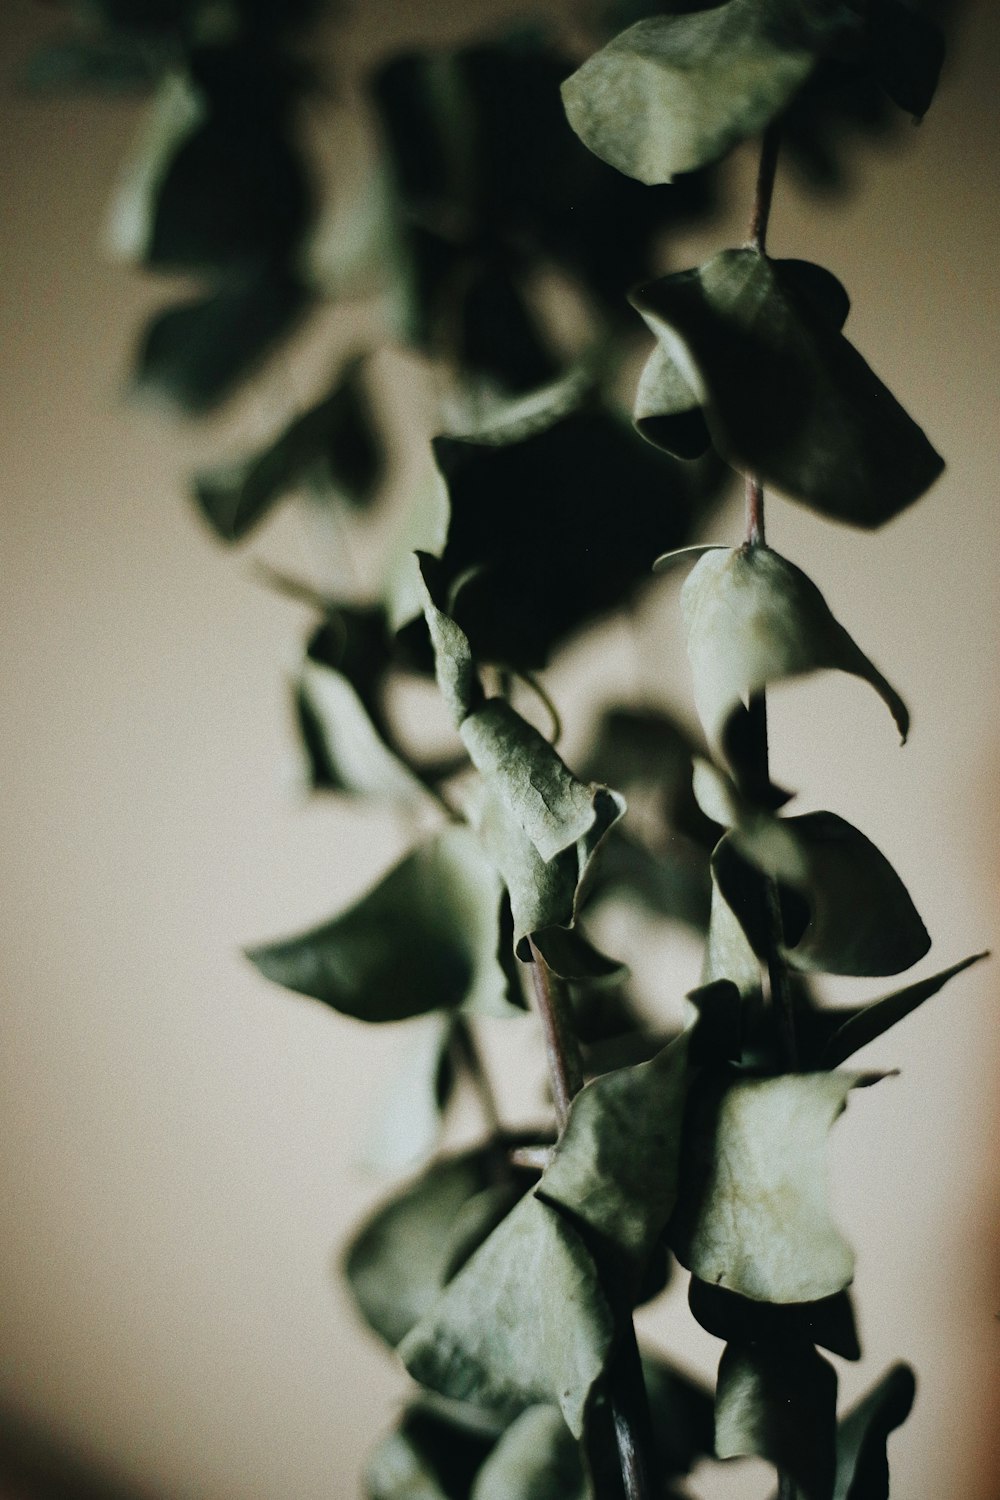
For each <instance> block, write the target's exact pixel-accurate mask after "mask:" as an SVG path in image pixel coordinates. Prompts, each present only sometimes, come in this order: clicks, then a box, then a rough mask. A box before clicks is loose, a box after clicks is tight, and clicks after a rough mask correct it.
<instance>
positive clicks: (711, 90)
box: [563, 0, 815, 183]
mask: <svg viewBox="0 0 1000 1500" xmlns="http://www.w3.org/2000/svg"><path fill="white" fill-rule="evenodd" d="M773 9H774V7H769V6H766V5H762V4H760V3H756V0H729V4H727V5H721V6H717V7H715V8H714V9H711V10H706V11H699V12H696V13H695V14H693V15H681V16H654V17H650V18H649V19H648V20H643V21H638V22H636V24H635V25H634V26H630V27H629V29H628V30H627V31H624V32H622V33H621V35H620V36H617V37H615V38H614V39H613V40H612V41H610V42H609V43H608V44H607V46H606V47H604V48H602V50H601V51H600V52H598V53H596V54H595V55H594V56H593V57H591V58H589V59H588V61H587V62H585V63H584V65H583V67H582V68H580V69H579V70H578V71H577V72H576V73H574V74H573V75H572V77H571V78H569V79H567V81H566V83H564V84H563V103H564V104H565V106H566V114H567V117H568V119H569V122H570V124H571V125H572V127H573V129H574V130H575V131H576V133H577V135H578V136H579V137H580V139H581V140H582V141H583V143H584V145H586V146H588V147H589V148H590V150H591V151H593V152H594V154H595V155H596V156H599V157H601V158H602V159H603V160H604V161H607V162H610V164H611V165H612V166H613V167H617V168H618V170H619V171H620V172H625V173H627V174H628V176H630V177H637V178H638V179H639V181H640V182H645V183H660V182H669V181H670V180H671V179H672V178H673V177H674V176H676V175H677V173H679V172H691V171H694V170H695V169H696V168H698V167H704V166H707V165H708V164H709V163H711V162H713V161H716V160H717V159H718V158H719V157H720V156H722V155H723V154H724V153H725V152H726V151H728V150H729V148H730V147H731V146H734V145H735V144H736V143H737V141H741V140H745V139H746V138H747V137H748V136H751V135H756V134H757V132H758V131H760V130H762V129H763V128H764V126H765V125H766V124H767V123H768V121H769V120H772V119H773V118H774V116H775V115H777V114H778V113H779V112H780V111H781V110H782V109H783V108H784V106H785V105H786V104H787V103H788V101H789V99H790V98H791V97H792V95H793V94H794V93H795V92H796V90H797V89H798V88H799V87H800V86H801V85H802V83H804V81H805V79H806V78H807V77H808V76H809V74H810V72H811V71H812V68H813V65H814V63H815V56H814V54H813V53H812V52H811V51H810V50H808V49H807V48H806V47H804V46H801V45H799V46H796V45H795V44H794V43H793V42H791V41H790V40H785V41H783V40H782V39H781V38H780V35H778V34H776V29H775V27H774V25H773V15H772V14H770V12H772V11H773ZM786 37H787V31H786Z"/></svg>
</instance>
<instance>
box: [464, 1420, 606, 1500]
mask: <svg viewBox="0 0 1000 1500" xmlns="http://www.w3.org/2000/svg"><path fill="white" fill-rule="evenodd" d="M586 1493H587V1490H586V1485H585V1483H584V1477H583V1469H582V1466H581V1464H580V1450H579V1448H578V1446H577V1444H576V1441H575V1440H574V1438H573V1434H572V1433H571V1432H570V1430H569V1428H568V1427H567V1426H566V1423H565V1422H564V1421H563V1419H562V1417H561V1416H560V1414H559V1411H558V1409H557V1408H556V1407H555V1406H529V1407H528V1409H527V1411H525V1412H522V1414H521V1415H520V1416H519V1417H517V1418H516V1419H515V1421H514V1422H513V1423H512V1424H511V1426H510V1427H508V1429H507V1431H506V1432H505V1433H504V1435H503V1437H502V1438H501V1439H500V1441H499V1442H498V1443H497V1445H496V1447H495V1448H494V1449H493V1451H492V1453H491V1454H490V1455H489V1457H488V1458H487V1460H486V1462H485V1463H484V1464H483V1467H482V1468H481V1469H480V1471H479V1473H478V1475H477V1476H476V1482H475V1484H474V1485H473V1487H472V1495H471V1500H585V1496H586Z"/></svg>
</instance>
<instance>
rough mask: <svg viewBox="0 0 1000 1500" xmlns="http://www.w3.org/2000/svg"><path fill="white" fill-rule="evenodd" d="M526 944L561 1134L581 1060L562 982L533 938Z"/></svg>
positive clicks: (577, 1087)
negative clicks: (529, 954) (529, 953)
mask: <svg viewBox="0 0 1000 1500" xmlns="http://www.w3.org/2000/svg"><path fill="white" fill-rule="evenodd" d="M528 943H529V945H530V947H531V957H532V959H533V962H532V965H531V982H532V984H533V985H534V988H535V1002H536V1004H537V1006H538V1014H539V1016H540V1017H541V1022H542V1031H543V1032H544V1035H545V1052H546V1056H547V1057H548V1063H549V1079H550V1081H551V1084H552V1097H553V1099H554V1100H555V1106H556V1120H557V1121H558V1124H559V1131H560V1134H561V1133H562V1129H563V1126H564V1125H565V1124H566V1120H567V1118H568V1117H569V1107H570V1104H571V1103H572V1100H573V1097H574V1095H576V1094H578V1093H579V1092H580V1090H581V1089H582V1088H583V1059H582V1057H581V1056H580V1043H579V1042H578V1040H577V1036H576V1031H575V1030H574V1027H573V1010H572V1006H571V1004H570V998H569V989H568V988H567V985H566V981H565V980H564V979H560V978H559V975H558V974H553V972H552V970H551V969H550V968H549V966H548V964H547V963H546V962H545V960H544V958H543V957H542V955H541V953H539V951H538V949H537V948H536V947H535V943H534V939H533V938H530V937H529V938H528Z"/></svg>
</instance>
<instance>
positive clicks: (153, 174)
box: [107, 70, 207, 264]
mask: <svg viewBox="0 0 1000 1500" xmlns="http://www.w3.org/2000/svg"><path fill="white" fill-rule="evenodd" d="M206 114H207V108H206V100H205V98H204V95H203V94H202V93H201V91H200V90H199V89H198V88H197V87H196V86H195V84H194V82H193V80H192V79H191V78H190V76H189V75H188V74H186V73H184V72H181V71H179V70H171V71H170V72H168V73H166V74H165V75H164V77H163V80H162V82H161V83H160V85H159V88H158V89H157V91H156V97H155V99H154V100H153V104H152V106H151V108H150V110H149V111H148V113H147V114H146V116H145V119H144V121H143V126H142V131H141V134H140V136H139V139H138V140H137V142H136V149H135V152H134V155H133V156H132V159H131V160H130V161H129V163H128V165H127V166H126V168H125V170H124V172H123V174H122V179H121V182H120V183H119V186H118V190H117V192H116V194H115V197H114V199H113V201H112V205H111V211H110V216H109V222H108V229H107V240H108V245H109V248H110V250H111V252H112V254H114V255H116V256H118V257H120V258H121V259H122V260H127V261H129V262H130V263H132V264H138V263H140V262H141V261H143V260H145V258H146V255H147V252H148V250H149V247H150V245H151V243H152V239H153V226H154V222H155V216H156V195H157V192H158V190H159V187H160V185H161V183H162V180H163V178H164V176H165V175H166V172H167V169H168V166H169V163H170V160H171V158H172V157H173V156H174V154H175V153H176V152H177V151H178V150H179V148H180V147H181V146H182V145H183V143H184V142H185V141H186V140H189V139H190V138H191V137H192V136H193V135H194V134H195V132H196V131H197V130H198V129H199V128H200V127H201V126H202V124H203V123H204V121H205V118H206Z"/></svg>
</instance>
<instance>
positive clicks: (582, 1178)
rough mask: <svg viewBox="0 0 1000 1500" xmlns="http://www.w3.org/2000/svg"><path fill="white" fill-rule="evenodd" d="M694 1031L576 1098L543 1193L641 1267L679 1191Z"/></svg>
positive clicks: (602, 1079)
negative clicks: (689, 1058)
mask: <svg viewBox="0 0 1000 1500" xmlns="http://www.w3.org/2000/svg"><path fill="white" fill-rule="evenodd" d="M687 1084H688V1038H687V1037H681V1038H678V1040H677V1041H675V1042H671V1043H670V1045H669V1046H667V1047H664V1048H663V1050H662V1051H660V1052H658V1053H657V1055H656V1056H655V1057H654V1058H652V1059H651V1061H649V1062H647V1063H640V1064H639V1065H638V1066H637V1067H633V1068H621V1069H619V1070H617V1071H616V1072H613V1073H605V1074H604V1075H603V1076H602V1077H600V1078H595V1079H594V1080H593V1081H592V1082H591V1083H588V1084H587V1085H586V1087H585V1088H583V1089H582V1090H581V1091H580V1093H579V1094H577V1096H576V1098H575V1099H574V1100H573V1102H572V1104H571V1106H570V1112H569V1119H568V1120H567V1122H566V1126H565V1129H564V1130H563V1133H562V1135H561V1137H560V1139H559V1141H558V1143H557V1145H556V1148H555V1155H554V1157H553V1159H552V1162H551V1164H550V1165H549V1166H548V1167H547V1168H546V1170H545V1172H544V1173H543V1175H542V1179H541V1182H540V1183H539V1185H538V1195H539V1197H540V1198H542V1199H544V1200H545V1201H547V1202H551V1203H555V1204H558V1205H559V1206H561V1207H562V1208H563V1209H565V1210H566V1211H567V1212H568V1213H569V1214H571V1215H572V1217H573V1219H574V1222H577V1223H579V1224H580V1225H582V1226H584V1227H585V1228H586V1230H587V1231H588V1233H589V1234H590V1235H592V1236H593V1237H594V1238H593V1240H592V1241H590V1242H591V1243H593V1244H594V1245H595V1247H597V1246H600V1247H602V1248H603V1249H605V1250H609V1251H610V1252H611V1253H612V1255H613V1256H614V1258H615V1259H616V1260H620V1261H622V1262H624V1263H625V1264H626V1265H627V1266H628V1267H630V1269H631V1271H632V1273H633V1275H637V1274H638V1273H639V1272H640V1271H641V1269H642V1267H643V1265H644V1264H645V1262H646V1261H647V1259H648V1258H649V1256H650V1254H651V1253H652V1249H653V1246H654V1244H655V1243H656V1241H657V1240H658V1239H659V1238H660V1236H661V1234H662V1233H663V1230H664V1227H665V1225H666V1222H667V1220H668V1218H669V1217H670V1214H671V1212H672V1210H673V1206H674V1203H675V1201H676V1197H677V1173H678V1161H679V1155H680V1139H681V1122H682V1119H683V1115H684V1104H685V1101H686V1098H687Z"/></svg>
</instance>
